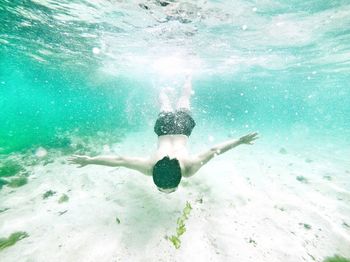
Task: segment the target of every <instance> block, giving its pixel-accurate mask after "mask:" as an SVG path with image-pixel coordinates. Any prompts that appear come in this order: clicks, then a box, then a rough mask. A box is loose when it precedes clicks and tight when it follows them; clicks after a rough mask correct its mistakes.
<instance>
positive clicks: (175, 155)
mask: <svg viewBox="0 0 350 262" xmlns="http://www.w3.org/2000/svg"><path fill="white" fill-rule="evenodd" d="M169 91H170V88H164V89H162V91H161V93H160V95H159V102H160V113H159V116H158V119H157V121H156V123H155V126H154V131H155V133H156V134H157V135H158V147H157V150H156V152H155V153H154V154H153V155H151V156H150V157H149V158H140V157H126V156H96V157H89V156H79V155H74V156H73V157H71V158H70V159H69V161H70V162H71V163H73V164H78V165H79V166H78V167H84V166H86V165H103V166H112V167H117V166H122V167H126V168H130V169H134V170H137V171H139V172H141V173H143V174H145V175H147V176H152V177H153V181H154V183H155V185H156V186H157V188H158V190H160V191H161V192H164V193H171V192H174V191H175V190H176V189H177V187H178V185H179V183H180V180H181V178H182V177H190V176H193V175H194V174H195V173H196V172H197V171H198V170H199V169H200V168H201V167H202V166H203V165H205V164H206V163H208V162H209V160H211V159H212V158H214V157H215V156H217V155H220V154H223V153H225V152H226V151H228V150H230V149H232V148H235V147H236V146H239V145H242V144H247V145H251V144H253V141H254V140H255V139H257V138H258V136H257V133H250V134H247V135H245V136H242V137H241V138H239V139H231V140H228V141H226V142H224V143H221V144H218V145H216V146H213V147H211V148H210V149H209V150H207V151H205V152H202V153H200V154H198V155H194V156H190V155H189V153H188V150H187V141H188V139H189V136H190V135H191V132H192V130H193V128H194V127H195V125H196V123H195V121H194V120H193V118H192V116H191V112H190V98H191V95H192V83H191V77H187V79H186V82H185V84H184V87H183V90H182V95H181V97H180V98H179V100H178V102H177V104H176V110H175V111H174V110H173V108H172V105H171V101H170V99H169V96H168V94H167V93H169Z"/></svg>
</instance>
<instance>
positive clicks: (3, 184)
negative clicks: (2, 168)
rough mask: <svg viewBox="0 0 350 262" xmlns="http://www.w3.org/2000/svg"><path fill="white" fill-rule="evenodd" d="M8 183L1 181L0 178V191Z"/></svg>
mask: <svg viewBox="0 0 350 262" xmlns="http://www.w3.org/2000/svg"><path fill="white" fill-rule="evenodd" d="M8 183H9V182H8V181H7V180H5V179H1V178H0V189H1V188H2V187H3V186H5V185H7V184H8Z"/></svg>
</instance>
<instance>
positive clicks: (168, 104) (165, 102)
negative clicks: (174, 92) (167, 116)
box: [159, 87, 173, 112]
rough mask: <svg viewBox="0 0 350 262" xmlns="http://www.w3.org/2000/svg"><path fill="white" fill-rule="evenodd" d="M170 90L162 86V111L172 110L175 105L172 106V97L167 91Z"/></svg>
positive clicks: (160, 96) (160, 101) (160, 98)
mask: <svg viewBox="0 0 350 262" xmlns="http://www.w3.org/2000/svg"><path fill="white" fill-rule="evenodd" d="M168 91H169V88H168V87H165V88H162V90H161V91H160V94H159V103H160V112H172V111H173V107H172V106H171V102H170V99H169V97H168V94H167V92H168Z"/></svg>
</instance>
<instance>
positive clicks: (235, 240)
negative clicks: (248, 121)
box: [0, 132, 350, 262]
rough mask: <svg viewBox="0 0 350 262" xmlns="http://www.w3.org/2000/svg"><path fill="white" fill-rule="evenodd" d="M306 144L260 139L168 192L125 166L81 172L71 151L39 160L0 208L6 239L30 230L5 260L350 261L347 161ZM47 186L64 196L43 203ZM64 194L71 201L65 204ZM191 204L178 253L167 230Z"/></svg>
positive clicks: (148, 139) (130, 141) (142, 148)
mask: <svg viewBox="0 0 350 262" xmlns="http://www.w3.org/2000/svg"><path fill="white" fill-rule="evenodd" d="M191 139H193V140H192V141H191V145H192V147H193V148H194V149H196V150H193V151H198V150H201V149H203V148H205V147H206V146H208V145H209V144H215V143H216V142H219V141H222V140H223V139H225V138H224V137H221V138H220V137H218V138H215V141H213V142H208V137H207V136H204V135H202V136H200V135H198V134H196V137H193V138H191ZM155 142H156V138H155V137H154V135H153V134H151V132H149V133H146V134H144V133H140V134H134V135H130V136H128V137H127V138H126V139H125V140H124V141H123V142H122V143H120V144H118V145H116V146H115V147H114V150H116V151H117V152H126V153H127V154H129V155H135V154H136V155H141V154H142V153H149V152H150V151H152V150H153V149H154V148H155V145H154V144H153V143H155ZM309 143H311V142H310V141H309ZM302 145H303V144H302V143H300V145H299V147H300V148H298V147H297V146H298V145H295V144H293V143H290V144H287V143H285V144H284V145H283V147H284V148H285V149H286V152H285V153H280V152H279V150H280V148H281V147H282V145H274V144H271V142H267V141H266V139H265V140H264V139H263V138H262V139H261V140H260V141H258V142H257V143H256V145H254V146H241V147H239V148H237V149H234V150H232V151H231V152H228V153H226V154H224V155H221V156H219V157H217V158H215V159H214V160H212V161H211V162H210V163H208V164H207V166H205V167H203V168H202V169H201V170H200V172H199V173H198V174H197V175H195V176H193V177H191V178H188V179H183V181H182V185H181V187H180V188H179V189H178V191H176V192H175V193H173V194H169V195H166V194H163V193H160V192H158V191H157V190H156V188H155V186H154V185H153V182H152V179H151V178H150V177H146V176H143V175H141V174H138V173H137V172H135V171H131V170H127V169H124V168H109V167H101V166H88V167H85V168H81V169H79V168H76V167H75V166H72V165H68V164H64V163H61V162H62V160H65V159H66V158H64V157H63V158H60V159H57V160H56V161H55V162H54V163H52V164H48V165H46V166H34V167H33V170H32V171H33V175H32V176H30V177H29V183H28V184H27V185H25V186H23V187H20V188H18V189H10V188H6V187H4V188H3V189H2V191H0V199H1V202H0V208H5V207H7V208H10V209H9V210H7V211H5V212H2V213H0V236H2V237H5V236H8V235H10V234H11V233H13V232H15V231H26V232H27V233H28V234H29V237H28V238H25V239H23V240H21V241H19V242H17V243H16V244H15V245H14V246H12V247H8V248H6V249H4V250H3V251H1V252H0V261H4V262H5V261H6V262H7V261H8V262H12V261H16V262H18V261H33V262H40V261H84V262H85V261H243V262H245V261H269V262H273V261H290V262H297V261H322V260H323V259H324V258H325V257H326V256H332V255H334V254H339V255H342V256H346V257H350V227H349V226H350V179H349V175H350V174H349V170H350V167H349V163H348V162H345V160H343V158H342V157H341V156H342V155H344V152H341V150H339V151H337V152H335V151H332V154H331V156H329V157H331V158H326V157H325V155H327V152H326V151H324V152H323V151H322V150H318V151H317V152H316V151H315V148H312V147H307V146H305V144H304V147H303V148H301V147H302ZM325 150H329V148H326V149H325ZM345 153H348V152H345ZM344 158H345V157H344ZM297 176H303V177H304V178H305V179H307V183H304V182H305V181H304V182H302V181H298V180H297V179H296V177H297ZM47 190H53V191H55V192H56V194H55V195H53V196H52V197H49V198H47V199H45V200H44V199H43V197H42V195H43V194H44V193H45V192H46V191H47ZM62 194H67V195H68V196H69V201H68V202H66V203H61V204H59V203H58V199H59V198H60V196H61V195H62ZM200 199H202V201H200ZM186 201H189V202H190V204H191V205H192V208H193V209H192V211H191V214H190V216H189V219H188V220H187V221H186V230H187V231H186V232H185V234H184V235H182V236H181V247H180V249H178V250H177V249H175V248H174V246H173V245H172V243H171V242H170V241H169V240H167V239H166V238H165V236H171V235H172V234H175V230H176V226H177V225H176V220H177V218H178V217H179V216H180V215H181V212H182V209H183V208H184V206H185V203H186ZM65 211H66V212H65ZM60 212H65V213H60ZM116 218H118V219H119V220H120V223H117V222H116ZM304 224H305V225H304ZM307 225H309V226H307ZM309 227H310V228H309Z"/></svg>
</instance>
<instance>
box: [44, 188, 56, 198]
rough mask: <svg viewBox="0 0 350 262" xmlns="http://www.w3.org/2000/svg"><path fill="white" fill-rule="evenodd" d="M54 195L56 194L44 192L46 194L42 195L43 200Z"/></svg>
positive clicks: (50, 191) (49, 191)
mask: <svg viewBox="0 0 350 262" xmlns="http://www.w3.org/2000/svg"><path fill="white" fill-rule="evenodd" d="M54 194H56V192H55V191H52V190H48V191H46V192H45V193H44V194H43V199H47V198H48V197H51V196H53V195H54Z"/></svg>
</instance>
